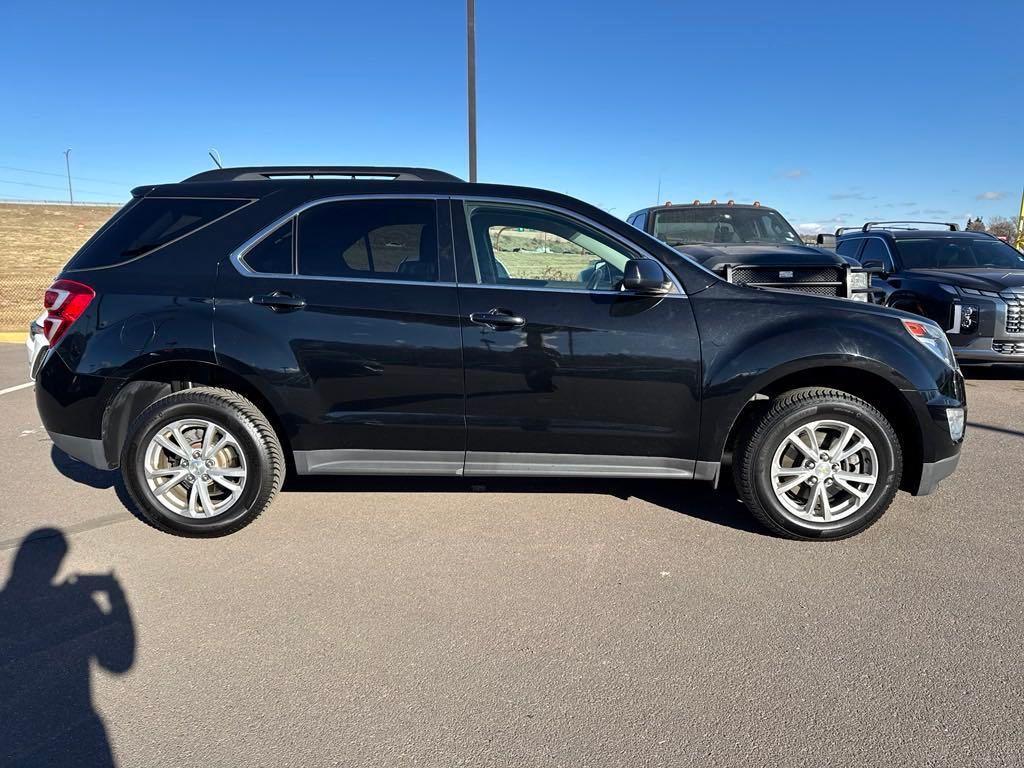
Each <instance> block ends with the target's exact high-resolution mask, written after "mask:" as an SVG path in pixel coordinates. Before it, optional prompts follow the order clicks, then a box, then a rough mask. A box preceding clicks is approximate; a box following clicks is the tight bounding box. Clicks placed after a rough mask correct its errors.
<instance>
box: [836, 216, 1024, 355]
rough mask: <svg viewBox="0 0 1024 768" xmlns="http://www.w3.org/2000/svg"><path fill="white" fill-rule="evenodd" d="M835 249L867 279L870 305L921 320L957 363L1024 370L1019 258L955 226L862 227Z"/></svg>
mask: <svg viewBox="0 0 1024 768" xmlns="http://www.w3.org/2000/svg"><path fill="white" fill-rule="evenodd" d="M836 249H837V250H838V252H839V253H840V254H842V255H845V256H848V257H851V258H856V259H858V260H860V261H861V262H862V264H863V266H864V267H865V269H869V270H871V271H872V272H874V273H875V274H874V278H873V280H872V287H873V289H874V290H873V292H872V293H873V300H874V301H876V302H877V303H880V304H885V305H886V306H889V307H895V308H896V309H902V310H906V311H907V312H913V313H915V314H917V315H921V316H923V317H928V318H930V319H932V320H934V321H935V322H936V323H938V324H939V325H940V326H941V327H942V328H943V329H945V331H946V332H947V333H948V334H949V339H950V342H951V343H952V345H953V351H954V353H955V354H956V357H957V358H958V359H959V360H960V361H961V362H964V363H982V364H988V363H1017V364H1020V363H1024V255H1022V254H1021V252H1020V251H1018V250H1017V249H1016V248H1013V247H1012V246H1009V245H1007V244H1006V243H1004V242H1003V241H1002V240H1000V239H999V238H997V237H994V236H993V235H990V234H987V233H985V232H960V231H958V229H957V226H956V224H940V223H937V222H868V223H867V224H865V225H864V226H863V227H857V228H855V229H852V230H850V229H845V228H844V229H840V230H838V231H837V232H836Z"/></svg>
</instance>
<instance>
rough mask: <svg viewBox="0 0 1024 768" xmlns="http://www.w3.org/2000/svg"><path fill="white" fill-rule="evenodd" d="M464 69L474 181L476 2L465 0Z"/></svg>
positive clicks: (470, 170) (472, 178) (472, 177)
mask: <svg viewBox="0 0 1024 768" xmlns="http://www.w3.org/2000/svg"><path fill="white" fill-rule="evenodd" d="M466 69H467V77H466V80H467V86H468V93H467V97H468V102H469V104H468V106H469V180H470V181H476V3H475V0H466Z"/></svg>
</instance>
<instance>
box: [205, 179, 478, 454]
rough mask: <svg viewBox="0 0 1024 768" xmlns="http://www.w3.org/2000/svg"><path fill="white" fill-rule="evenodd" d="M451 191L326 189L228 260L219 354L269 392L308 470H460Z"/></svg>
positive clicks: (221, 284)
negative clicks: (362, 193) (359, 193)
mask: <svg viewBox="0 0 1024 768" xmlns="http://www.w3.org/2000/svg"><path fill="white" fill-rule="evenodd" d="M448 205H449V204H448V202H447V200H443V201H440V202H439V201H437V200H435V199H433V198H430V197H417V196H405V197H401V198H391V197H382V196H375V197H371V198H351V197H349V198H334V199H328V200H321V201H317V202H316V203H315V204H312V205H308V206H306V207H304V208H303V209H302V210H300V211H298V212H295V213H294V215H291V216H289V217H287V218H286V219H284V220H282V221H279V222H277V223H275V224H273V225H271V226H269V227H268V228H267V229H266V230H264V231H263V232H261V233H260V234H259V235H257V236H256V237H254V238H253V239H252V240H251V241H250V242H248V243H247V244H246V245H245V246H243V247H242V248H241V249H239V251H237V252H236V253H235V254H233V255H232V257H231V260H230V263H225V264H222V265H221V270H220V275H219V279H218V286H217V301H216V312H215V318H216V319H215V322H214V328H215V335H216V348H217V355H218V358H219V360H220V361H221V363H222V364H223V365H224V366H225V367H229V368H233V369H235V370H238V371H240V372H241V373H242V374H243V375H245V376H247V377H249V378H250V379H251V380H252V381H253V382H254V383H255V384H256V385H257V386H259V387H261V389H262V390H263V391H264V392H265V393H266V397H267V399H268V400H270V401H271V403H272V404H273V406H274V408H275V410H276V411H277V412H278V414H279V417H280V421H281V423H282V426H283V428H284V429H285V431H286V432H287V437H288V440H289V442H290V443H291V448H292V450H293V451H294V456H295V465H296V469H297V470H298V471H299V472H300V473H347V472H354V473H360V474H365V473H395V472H410V473H417V474H460V473H461V472H462V466H463V459H464V451H465V419H464V412H463V397H464V388H463V375H462V339H461V334H460V329H459V315H458V296H457V291H456V287H455V282H454V267H453V263H452V246H451V234H450V233H451V226H450V218H449V214H448Z"/></svg>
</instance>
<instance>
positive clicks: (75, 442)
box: [47, 430, 111, 469]
mask: <svg viewBox="0 0 1024 768" xmlns="http://www.w3.org/2000/svg"><path fill="white" fill-rule="evenodd" d="M47 434H49V436H50V439H51V440H53V444H54V445H56V446H57V447H58V448H60V449H61V450H62V451H64V453H66V454H67V455H68V456H70V457H71V458H73V459H78V460H79V461H84V462H85V463H86V464H88V465H89V466H90V467H95V468H96V469H110V468H111V467H110V465H109V464H108V463H107V457H106V454H105V453H104V451H103V441H102V440H96V439H93V438H90V437H76V436H75V435H62V434H61V433H60V432H50V431H49V430H47Z"/></svg>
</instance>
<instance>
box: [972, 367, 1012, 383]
mask: <svg viewBox="0 0 1024 768" xmlns="http://www.w3.org/2000/svg"><path fill="white" fill-rule="evenodd" d="M960 371H961V372H962V373H963V375H964V378H965V379H967V380H968V381H971V380H972V379H988V380H995V381H1011V380H1024V365H988V366H981V365H961V366H960Z"/></svg>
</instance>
